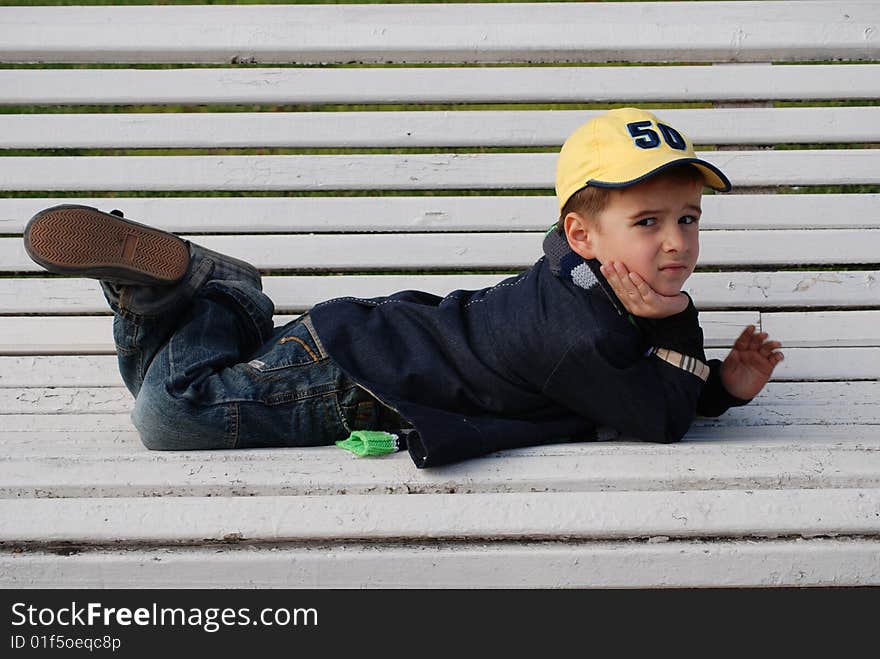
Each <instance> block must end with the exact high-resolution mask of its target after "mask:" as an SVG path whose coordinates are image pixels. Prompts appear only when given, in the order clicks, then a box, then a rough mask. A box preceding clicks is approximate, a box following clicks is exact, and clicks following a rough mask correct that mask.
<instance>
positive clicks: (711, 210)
mask: <svg viewBox="0 0 880 659" xmlns="http://www.w3.org/2000/svg"><path fill="white" fill-rule="evenodd" d="M70 203H75V204H85V205H86V206H94V207H97V208H101V209H104V210H111V209H113V208H120V209H122V210H123V211H124V213H125V215H126V216H127V217H130V218H132V219H134V220H137V221H138V222H141V223H142V224H149V225H151V226H155V227H157V228H160V229H164V230H166V231H174V232H176V233H218V234H220V233H276V232H278V233H293V232H304V233H327V232H334V233H338V232H355V233H356V232H363V231H369V232H397V231H402V232H426V233H431V232H443V231H529V230H531V231H544V230H545V229H547V227H549V226H550V224H552V223H553V222H555V220H556V218H557V217H558V215H559V209H558V206H557V205H556V198H555V197H553V196H550V195H541V196H513V195H504V196H502V195H499V196H494V195H493V196H485V197H481V196H467V197H462V196H448V197H447V196H440V197H437V196H425V197H398V196H394V197H354V198H351V197H220V198H218V197H213V198H212V197H207V198H199V197H117V198H113V197H106V198H101V197H85V198H76V197H73V198H64V197H34V198H27V197H26V198H9V199H0V233H22V232H23V231H24V227H25V225H26V224H27V221H28V219H30V217H31V216H33V215H34V213H36V212H38V211H40V210H43V209H44V208H48V207H50V206H56V205H58V204H70ZM702 208H703V216H702V220H701V222H700V225H701V226H700V230H701V231H715V230H718V229H735V230H739V229H762V230H763V229H880V194H876V193H875V194H778V195H777V194H726V195H723V194H718V195H705V196H704V197H703V200H702Z"/></svg>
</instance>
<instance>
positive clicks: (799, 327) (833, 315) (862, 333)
mask: <svg viewBox="0 0 880 659" xmlns="http://www.w3.org/2000/svg"><path fill="white" fill-rule="evenodd" d="M761 329H762V330H763V331H765V332H768V333H770V334H771V335H773V336H777V337H785V339H784V344H785V345H786V346H789V347H792V348H795V347H804V346H829V347H831V346H839V347H842V346H866V345H875V346H877V345H880V311H798V312H791V311H788V312H781V313H763V314H761Z"/></svg>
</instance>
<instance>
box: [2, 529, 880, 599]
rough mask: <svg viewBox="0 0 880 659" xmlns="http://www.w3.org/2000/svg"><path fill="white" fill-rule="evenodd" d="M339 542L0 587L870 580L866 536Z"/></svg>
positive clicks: (80, 554)
mask: <svg viewBox="0 0 880 659" xmlns="http://www.w3.org/2000/svg"><path fill="white" fill-rule="evenodd" d="M664 540H665V539H664V538H655V539H654V541H650V542H647V543H632V542H613V541H611V542H609V541H602V542H589V541H587V542H581V541H576V540H565V541H558V542H549V541H542V542H538V543H530V542H517V543H498V542H495V543H486V542H469V543H456V542H443V543H440V544H438V543H419V542H410V543H407V544H406V545H401V544H400V543H394V544H375V543H367V544H360V543H346V544H344V545H332V546H328V545H320V546H310V545H290V546H282V547H278V546H273V547H271V548H261V547H259V546H243V547H235V546H229V545H228V544H224V545H222V546H217V545H212V546H207V547H161V548H143V547H138V548H133V547H126V548H124V549H113V548H105V549H88V548H85V547H78V548H77V551H76V552H73V553H71V552H65V553H64V555H59V553H58V552H57V551H52V550H48V551H40V550H37V551H35V550H32V549H31V550H28V551H23V552H22V551H15V550H6V551H2V552H0V587H3V588H148V589H149V588H465V589H470V588H700V587H715V588H718V587H779V586H790V587H803V586H834V587H844V586H878V585H880V565H878V559H877V557H878V556H880V541H878V540H876V539H872V538H843V539H831V538H811V539H802V538H797V539H776V540H762V541H755V540H719V541H712V542H707V541H704V540H696V541H694V540H691V541H688V540H678V541H676V542H674V543H671V542H665V541H664Z"/></svg>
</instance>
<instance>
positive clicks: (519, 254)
mask: <svg viewBox="0 0 880 659" xmlns="http://www.w3.org/2000/svg"><path fill="white" fill-rule="evenodd" d="M182 237H183V238H185V239H187V240H191V241H193V242H195V243H197V244H199V245H203V246H205V247H207V248H208V249H212V250H215V251H218V252H221V253H223V254H229V255H230V256H233V257H236V258H239V259H243V260H245V261H248V262H249V263H252V264H253V265H255V266H256V267H257V268H259V269H260V270H270V271H276V272H283V271H296V272H309V271H312V272H319V271H324V272H327V271H329V272H338V271H361V272H363V271H381V270H391V271H401V270H409V269H414V270H417V271H429V270H454V269H468V270H502V271H507V270H510V269H516V270H521V269H525V268H528V267H531V266H532V265H533V264H534V263H535V262H536V261H537V260H538V259H539V258H541V255H542V254H543V252H542V249H541V243H542V240H543V234H542V233H498V234H467V233H442V234H412V235H407V236H406V237H405V238H403V239H402V238H401V236H400V235H393V234H374V235H366V234H362V235H349V234H337V235H308V236H295V235H254V236H248V237H247V239H246V240H243V239H242V238H241V237H239V236H192V235H183V236H182ZM700 243H701V245H700V256H699V264H700V266H701V267H704V268H705V267H730V266H735V267H754V266H756V265H757V266H764V267H772V266H785V265H802V264H808V263H810V264H817V265H820V264H821V265H824V264H828V265H832V266H833V265H839V264H847V263H849V264H875V263H877V255H878V254H880V229H866V230H854V229H841V230H837V229H828V230H822V231H796V230H779V231H773V232H766V233H764V232H760V231H754V232H744V231H707V232H706V233H705V234H703V235H702V236H701V238H700ZM404 244H405V249H403V248H402V246H403V245H404ZM501 245H503V247H504V248H503V249H499V246H501ZM782 246H784V249H783V248H782ZM0 263H3V264H4V269H5V270H6V271H7V272H13V273H18V272H22V273H24V272H39V273H45V270H44V269H43V268H42V267H41V266H39V265H37V263H35V262H34V261H32V260H31V259H30V257H29V256H28V255H27V253H26V252H25V249H24V243H23V241H22V240H21V238H0ZM867 283H868V284H870V285H871V286H873V285H874V284H873V282H870V281H869V282H867Z"/></svg>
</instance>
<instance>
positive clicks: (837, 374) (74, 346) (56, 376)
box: [0, 318, 880, 386]
mask: <svg viewBox="0 0 880 659" xmlns="http://www.w3.org/2000/svg"><path fill="white" fill-rule="evenodd" d="M99 320H103V321H105V323H104V328H105V330H106V331H103V332H102V331H101V330H100V329H94V327H92V328H91V329H89V326H90V324H93V323H92V321H90V320H86V319H83V320H80V319H75V320H74V321H71V322H70V323H68V325H67V326H68V327H70V328H73V329H79V330H83V328H86V330H88V332H89V333H88V334H86V336H85V338H81V339H79V340H72V339H66V340H64V341H61V340H59V339H58V338H57V337H55V336H54V335H53V336H49V337H48V338H46V339H45V343H39V341H40V337H39V336H35V337H31V338H24V339H22V338H21V336H20V335H19V334H18V333H17V330H16V329H15V327H19V328H22V327H27V328H31V327H33V326H34V325H37V324H39V323H31V324H30V325H28V324H24V323H23V324H19V325H17V326H14V325H12V323H11V322H10V321H8V320H6V319H4V321H5V322H4V323H3V325H4V332H3V334H4V335H5V339H6V340H5V343H4V345H3V348H4V349H3V351H2V352H3V355H4V356H5V357H6V358H7V359H11V358H14V357H15V356H17V355H21V356H22V359H23V360H27V359H32V360H37V359H40V357H41V356H44V357H45V360H44V361H42V362H35V363H39V364H41V365H42V366H41V368H51V366H50V365H51V364H53V360H61V359H64V358H65V357H71V358H75V357H77V356H85V355H92V356H100V355H102V354H103V355H107V356H111V355H112V354H113V353H114V348H113V345H112V340H111V338H110V337H111V334H110V324H109V322H107V321H108V320H109V319H106V318H105V319H99ZM97 325H100V323H97ZM10 327H12V329H10ZM50 327H51V325H50ZM744 327H745V323H737V324H735V325H734V324H729V325H728V327H727V331H731V330H736V331H737V332H738V331H741V330H742V329H743V328H744ZM46 332H47V330H43V331H42V333H43V334H44V335H45V333H46ZM823 336H824V335H823ZM89 337H91V339H90V338H89ZM102 337H103V338H102ZM772 339H773V340H780V341H781V342H782V344H783V348H782V352H783V353H784V355H785V360H784V361H783V362H781V363H780V364H779V365H778V366H777V367H776V369H775V370H774V373H773V378H774V379H776V380H814V379H815V380H865V379H867V380H876V379H880V348H878V347H876V346H857V347H837V346H833V347H788V346H787V345H786V336H785V334H775V333H774V334H773V335H772ZM822 340H825V341H827V339H820V340H819V341H822ZM713 343H714V344H716V345H717V344H721V343H726V344H727V346H729V345H730V344H731V343H732V341H723V340H718V341H717V342H715V341H712V342H709V347H707V349H706V358H707V359H724V358H725V357H726V356H727V353H728V352H729V347H712V344H713ZM0 359H3V357H0ZM113 359H114V361H113V362H112V366H113V369H111V368H110V364H105V363H103V362H92V363H94V364H96V365H97V364H103V365H102V366H100V367H99V368H107V369H108V372H107V373H104V374H103V375H101V374H99V373H92V372H90V373H81V372H74V373H71V374H69V375H68V374H67V373H65V372H64V371H63V370H62V371H57V370H51V371H46V370H40V371H38V372H37V373H32V374H21V373H17V372H14V370H13V369H15V368H19V367H20V366H21V365H23V364H26V363H27V362H26V361H19V362H14V361H2V362H0V368H7V367H8V368H9V371H8V372H2V371H0V386H46V385H49V384H52V385H55V386H65V385H66V384H67V383H68V382H70V381H71V380H70V378H71V377H72V378H74V380H73V382H75V383H77V384H81V385H82V386H95V385H93V384H92V383H94V382H98V381H100V382H111V383H112V384H113V385H118V384H119V376H118V374H116V373H115V372H114V371H115V366H116V365H115V358H113ZM75 363H76V362H73V361H69V362H66V363H65V367H67V368H75V367H74V364H75Z"/></svg>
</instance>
